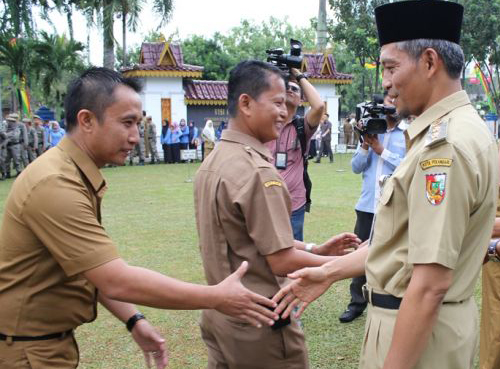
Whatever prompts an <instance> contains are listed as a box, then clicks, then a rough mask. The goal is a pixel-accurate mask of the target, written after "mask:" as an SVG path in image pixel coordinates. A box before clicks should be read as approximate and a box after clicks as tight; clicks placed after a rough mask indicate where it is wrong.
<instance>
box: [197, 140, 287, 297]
mask: <svg viewBox="0 0 500 369" xmlns="http://www.w3.org/2000/svg"><path fill="white" fill-rule="evenodd" d="M270 161H271V155H270V152H269V150H268V149H267V148H266V147H265V146H264V144H262V143H261V142H260V141H258V140H257V139H255V138H253V137H250V136H247V135H245V134H242V133H239V132H236V131H232V130H224V131H223V132H222V140H221V142H220V144H219V145H217V146H216V148H215V150H214V151H213V152H212V153H211V154H210V156H208V157H207V158H206V160H205V161H204V162H203V164H202V165H201V167H200V169H199V170H198V172H197V174H196V179H195V189H194V195H195V209H196V224H197V227H198V234H199V239H200V250H201V255H202V259H203V266H204V268H205V275H206V278H207V282H208V284H210V285H214V284H216V283H219V282H221V281H222V280H223V279H224V278H226V277H227V276H228V275H229V274H230V273H232V272H234V271H235V270H236V269H237V268H238V267H239V266H240V264H241V263H242V262H243V261H245V260H247V261H248V262H249V264H250V265H249V269H248V272H247V273H246V274H245V276H244V277H243V280H242V282H243V284H244V285H245V286H246V287H247V288H249V289H250V290H252V291H254V292H257V293H259V294H261V295H264V296H267V297H270V296H273V295H274V294H275V293H276V292H277V291H278V290H279V289H280V285H281V284H282V282H283V281H284V280H285V279H284V278H279V277H276V276H275V275H274V274H273V273H272V271H271V268H270V266H269V264H268V263H267V261H266V258H265V256H266V255H270V254H273V253H275V252H277V251H280V250H283V249H286V248H289V247H292V246H293V235H292V228H291V225H290V211H291V210H290V207H291V202H290V196H289V195H288V190H287V187H286V185H285V183H284V182H283V180H282V178H281V177H280V175H279V173H278V171H277V170H276V169H275V168H274V166H273V165H272V164H271V163H270Z"/></svg>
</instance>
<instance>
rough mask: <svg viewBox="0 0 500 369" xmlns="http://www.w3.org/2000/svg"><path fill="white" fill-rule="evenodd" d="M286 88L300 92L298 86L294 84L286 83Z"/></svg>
mask: <svg viewBox="0 0 500 369" xmlns="http://www.w3.org/2000/svg"><path fill="white" fill-rule="evenodd" d="M288 89H289V90H290V91H292V92H295V93H300V88H299V87H297V86H294V85H288Z"/></svg>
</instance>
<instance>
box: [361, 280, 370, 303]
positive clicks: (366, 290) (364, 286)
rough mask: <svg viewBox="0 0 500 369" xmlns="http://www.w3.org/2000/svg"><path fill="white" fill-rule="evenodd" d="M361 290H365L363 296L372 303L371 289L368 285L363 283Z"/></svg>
mask: <svg viewBox="0 0 500 369" xmlns="http://www.w3.org/2000/svg"><path fill="white" fill-rule="evenodd" d="M361 290H362V291H363V297H364V299H365V301H366V302H368V303H370V304H371V299H370V291H369V290H368V288H367V287H366V284H365V285H363V287H361Z"/></svg>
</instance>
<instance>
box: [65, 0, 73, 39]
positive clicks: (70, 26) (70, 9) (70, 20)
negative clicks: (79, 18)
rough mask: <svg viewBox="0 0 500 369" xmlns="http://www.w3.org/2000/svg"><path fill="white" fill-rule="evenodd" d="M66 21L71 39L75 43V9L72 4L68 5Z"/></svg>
mask: <svg viewBox="0 0 500 369" xmlns="http://www.w3.org/2000/svg"><path fill="white" fill-rule="evenodd" d="M65 8H66V20H67V22H68V29H69V38H70V40H71V41H73V39H74V38H73V7H72V5H71V4H66V6H65Z"/></svg>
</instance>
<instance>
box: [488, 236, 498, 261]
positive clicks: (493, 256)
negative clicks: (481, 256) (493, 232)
mask: <svg viewBox="0 0 500 369" xmlns="http://www.w3.org/2000/svg"><path fill="white" fill-rule="evenodd" d="M499 240H500V238H495V239H493V240H491V241H490V245H489V246H488V261H494V262H500V256H498V253H497V243H498V241H499Z"/></svg>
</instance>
